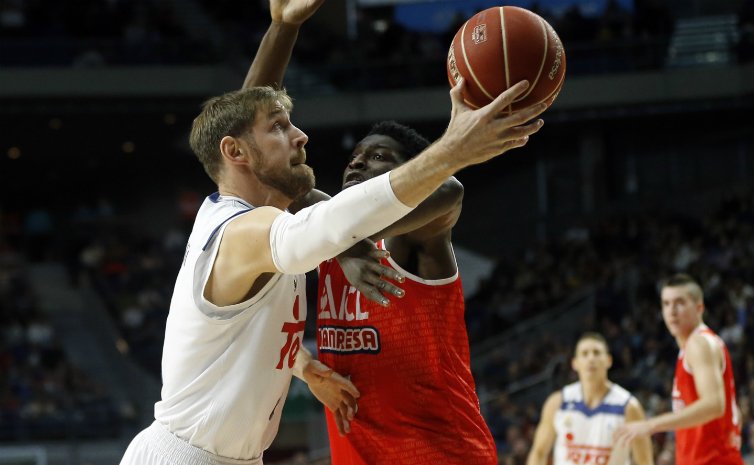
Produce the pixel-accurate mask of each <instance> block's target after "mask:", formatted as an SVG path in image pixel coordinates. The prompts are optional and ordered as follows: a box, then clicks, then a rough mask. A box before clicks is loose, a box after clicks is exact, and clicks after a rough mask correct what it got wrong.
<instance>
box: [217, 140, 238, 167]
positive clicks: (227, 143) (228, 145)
mask: <svg viewBox="0 0 754 465" xmlns="http://www.w3.org/2000/svg"><path fill="white" fill-rule="evenodd" d="M220 155H222V157H223V158H224V159H225V160H226V161H228V162H230V163H238V162H239V161H242V160H243V158H244V149H243V147H242V144H241V141H240V140H238V139H236V138H235V137H232V136H225V137H223V138H222V139H221V140H220Z"/></svg>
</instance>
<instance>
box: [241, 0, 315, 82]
mask: <svg viewBox="0 0 754 465" xmlns="http://www.w3.org/2000/svg"><path fill="white" fill-rule="evenodd" d="M322 3H324V0H270V17H271V20H272V22H271V23H270V27H269V28H268V29H267V32H266V33H265V35H264V37H263V38H262V43H261V44H260V45H259V49H258V50H257V54H256V56H255V57H254V61H253V62H252V63H251V67H250V68H249V71H248V73H247V74H246V79H245V80H244V83H243V88H244V89H247V88H249V87H255V86H272V87H275V88H280V87H282V85H283V76H285V70H286V69H287V68H288V63H289V62H290V60H291V54H292V53H293V47H294V45H295V44H296V39H297V38H298V30H299V27H300V26H301V24H303V23H304V22H305V21H306V20H307V19H309V18H310V17H311V16H312V15H313V14H314V12H315V11H317V9H318V8H319V7H320V5H322Z"/></svg>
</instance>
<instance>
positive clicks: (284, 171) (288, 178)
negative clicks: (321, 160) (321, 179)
mask: <svg viewBox="0 0 754 465" xmlns="http://www.w3.org/2000/svg"><path fill="white" fill-rule="evenodd" d="M255 174H256V176H257V179H259V180H260V181H261V182H262V183H264V184H265V185H267V186H269V187H271V188H273V189H275V190H277V191H279V192H280V193H282V194H283V195H285V196H286V197H288V198H289V199H291V200H297V199H299V198H301V197H303V196H305V195H306V194H308V193H309V191H311V190H312V189H314V184H315V178H314V170H313V169H312V168H311V167H310V166H309V165H306V164H299V165H295V166H290V165H289V166H286V167H285V168H279V169H272V167H269V166H268V167H262V168H258V169H255Z"/></svg>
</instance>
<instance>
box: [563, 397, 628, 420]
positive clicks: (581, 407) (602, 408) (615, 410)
mask: <svg viewBox="0 0 754 465" xmlns="http://www.w3.org/2000/svg"><path fill="white" fill-rule="evenodd" d="M560 410H576V411H578V412H581V413H583V414H584V415H586V416H587V417H591V416H594V415H597V414H598V413H607V414H609V415H621V416H622V415H623V414H624V413H625V411H626V406H625V405H610V404H600V405H598V406H597V407H596V408H594V409H590V408H589V407H587V405H586V404H585V403H584V402H581V401H579V402H573V401H571V402H568V401H566V402H563V403H562V404H561V405H560Z"/></svg>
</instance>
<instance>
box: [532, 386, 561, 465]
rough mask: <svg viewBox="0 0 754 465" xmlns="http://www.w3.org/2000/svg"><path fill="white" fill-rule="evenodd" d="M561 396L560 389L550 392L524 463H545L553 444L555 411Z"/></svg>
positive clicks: (534, 464) (542, 464)
mask: <svg viewBox="0 0 754 465" xmlns="http://www.w3.org/2000/svg"><path fill="white" fill-rule="evenodd" d="M562 401H563V396H562V394H561V393H560V391H557V392H554V393H552V394H550V397H548V398H547V401H545V405H544V406H543V407H542V415H541V418H540V419H539V424H538V425H537V429H536V431H535V432H534V442H533V444H532V446H531V450H530V451H529V455H528V456H527V457H526V465H546V464H547V463H548V460H547V459H548V458H549V457H550V453H551V452H552V446H553V445H554V444H555V435H556V432H555V412H557V411H558V409H559V408H560V404H561V403H562Z"/></svg>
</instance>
